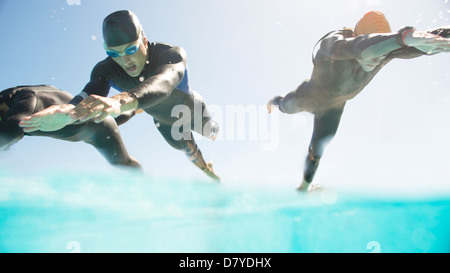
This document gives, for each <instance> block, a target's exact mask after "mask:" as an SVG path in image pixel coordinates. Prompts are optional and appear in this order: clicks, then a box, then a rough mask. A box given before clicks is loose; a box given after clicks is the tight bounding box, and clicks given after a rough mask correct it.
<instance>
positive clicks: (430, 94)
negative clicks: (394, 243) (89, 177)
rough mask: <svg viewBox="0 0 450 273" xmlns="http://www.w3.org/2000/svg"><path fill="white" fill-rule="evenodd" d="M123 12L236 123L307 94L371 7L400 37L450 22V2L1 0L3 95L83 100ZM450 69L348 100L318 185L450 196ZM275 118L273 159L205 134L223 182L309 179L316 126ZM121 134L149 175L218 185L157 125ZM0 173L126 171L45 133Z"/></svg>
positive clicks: (407, 75) (138, 124)
mask: <svg viewBox="0 0 450 273" xmlns="http://www.w3.org/2000/svg"><path fill="white" fill-rule="evenodd" d="M120 9H129V10H132V11H133V12H135V13H136V15H137V16H138V17H139V18H140V21H141V23H142V25H143V27H144V30H145V32H146V34H147V36H148V38H149V40H150V41H158V42H167V43H172V44H176V45H179V46H182V47H184V48H185V49H186V51H187V54H188V66H189V76H190V85H191V87H192V89H193V90H196V91H197V92H199V93H200V94H201V95H202V96H203V97H204V99H205V100H206V102H207V104H209V105H210V106H212V107H213V108H214V109H217V110H218V111H219V112H220V111H222V112H223V113H226V111H227V110H226V109H230V107H231V108H233V107H237V106H238V105H241V106H244V107H248V106H251V107H256V108H258V107H259V106H263V105H265V103H266V102H267V101H268V100H269V99H270V98H272V97H273V96H274V95H277V94H285V93H287V92H289V91H290V90H292V89H294V88H296V87H297V86H298V85H299V84H300V83H301V82H302V81H303V80H304V79H305V78H307V77H309V75H310V74H311V69H312V63H311V52H312V49H313V46H314V44H315V43H316V42H317V40H318V39H319V38H320V37H322V36H323V35H324V34H325V33H327V32H328V31H330V30H333V29H338V28H342V27H344V26H347V27H353V26H354V24H355V23H356V22H357V20H358V19H359V18H360V17H361V16H362V15H363V14H364V13H365V12H367V11H370V10H374V9H375V10H380V11H382V12H384V13H385V15H386V16H387V18H388V20H389V21H390V24H391V28H392V29H393V30H397V29H399V28H401V27H403V26H406V25H412V26H415V27H416V28H417V29H421V30H427V29H431V28H435V27H438V26H444V25H450V22H449V18H450V3H448V1H447V0H434V1H419V0H416V1H410V0H408V1H403V0H402V1H386V0H367V1H357V0H345V1H331V0H330V1H326V0H316V1H295V0H276V1H275V0H246V1H238V0H231V1H229V0H227V1H219V0H217V1H211V0H184V1H182V0H169V1H136V0H130V1H123V0H121V1H119V0H115V1H109V0H108V1H106V0H95V1H85V0H79V1H77V0H73V1H72V0H69V1H66V0H49V1H31V0H28V1H25V0H24V1H12V0H1V1H0V33H1V35H2V37H3V38H2V43H0V52H1V54H2V55H1V58H2V62H1V64H0V70H1V74H2V80H1V82H0V89H2V90H3V89H6V88H9V87H12V86H16V85H25V84H51V85H54V86H56V87H58V88H61V89H65V90H67V91H69V92H70V93H72V94H74V95H75V94H77V93H79V92H80V91H81V89H82V88H83V87H84V85H85V84H86V83H87V82H88V80H89V75H90V72H91V69H92V68H93V67H94V65H95V64H96V63H97V62H98V61H100V60H102V59H103V58H105V53H104V50H103V47H102V43H103V41H102V35H101V23H102V20H103V18H104V17H105V16H107V15H108V14H109V13H111V12H113V11H116V10H120ZM449 61H450V54H440V55H436V56H431V57H422V58H418V59H414V60H396V61H393V62H391V63H390V64H389V65H387V66H386V67H385V68H384V69H383V70H382V71H381V72H380V73H379V74H378V75H377V76H376V77H375V79H374V80H373V81H372V83H371V84H370V85H369V86H368V87H367V88H366V89H365V90H364V91H363V92H362V93H361V94H360V95H358V96H357V97H356V98H355V99H353V100H352V101H350V102H349V103H348V104H347V107H346V110H345V112H344V115H343V119H342V123H341V126H340V128H339V131H338V134H337V136H336V138H335V139H334V140H333V141H332V142H331V143H330V145H329V146H328V148H327V150H326V151H325V155H324V158H323V160H322V163H321V166H320V168H319V171H318V173H317V176H316V180H315V181H316V183H319V184H324V185H329V186H331V187H339V186H342V185H348V186H350V187H357V188H366V189H371V188H374V189H385V188H386V187H396V186H398V187H400V188H414V189H416V190H419V191H420V190H422V189H428V188H429V187H434V188H440V187H448V186H449V185H450V174H449V173H448V171H447V168H448V166H449V164H450V159H449V157H448V156H447V154H449V153H450V145H449V144H448V139H450V130H449V129H448V127H449V126H448V117H449V116H450V93H449V88H448V86H449V83H450V69H449V68H448V63H449ZM114 94H116V93H115V91H113V92H111V93H110V95H114ZM227 107H229V108H227ZM256 108H255V109H256ZM256 118H257V120H258V122H262V123H264V122H265V121H266V120H267V119H268V118H269V117H268V116H267V115H265V114H264V113H262V112H257V116H256ZM276 119H277V120H276V121H277V126H278V127H277V128H278V129H277V130H278V131H277V132H276V137H277V139H276V144H277V145H276V146H275V148H274V149H271V150H269V151H266V150H264V149H262V148H261V144H262V143H264V142H265V140H264V139H262V137H261V136H257V139H250V137H249V135H248V134H246V135H245V134H244V137H243V139H238V137H237V135H235V136H234V137H233V136H232V137H228V138H226V137H223V138H221V139H219V140H217V141H215V142H210V141H207V140H204V139H201V138H200V137H199V136H198V135H197V136H196V138H197V139H198V144H199V146H200V148H201V150H202V152H203V154H204V156H205V158H206V160H211V161H213V162H214V164H215V169H216V171H217V173H218V174H219V175H221V176H222V178H223V183H242V181H246V183H260V182H267V183H271V184H277V185H280V186H286V187H295V186H297V185H298V184H299V183H300V179H301V173H302V169H303V162H304V158H305V156H306V151H307V147H308V144H309V140H310V137H311V133H312V116H311V115H310V114H307V113H301V114H297V115H281V114H280V115H279V116H278V117H276ZM267 121H268V122H269V123H270V119H269V120H267ZM227 126H228V129H230V128H232V127H233V126H232V125H230V121H229V120H227V119H225V120H224V124H223V125H222V128H227ZM247 127H248V126H247ZM120 128H121V133H122V137H123V139H124V142H125V143H126V145H127V148H128V150H129V153H130V154H131V155H133V156H134V157H136V158H137V159H138V160H140V161H141V163H142V164H143V166H144V168H145V170H146V173H148V174H149V175H154V176H172V177H173V176H175V177H184V178H194V179H205V180H208V179H207V178H205V177H204V176H203V174H202V173H201V172H200V171H198V170H197V169H196V168H195V167H194V166H193V165H192V164H191V163H190V162H188V160H187V159H186V158H185V157H184V155H183V154H182V153H181V152H178V151H175V150H173V149H172V148H171V147H170V146H168V145H167V144H166V143H165V142H164V140H163V139H162V137H161V136H160V135H159V133H158V132H157V130H156V128H154V125H153V122H152V119H151V118H150V117H149V116H146V115H139V116H137V117H135V118H134V119H133V120H131V121H130V122H129V123H127V124H125V125H123V126H121V127H120ZM222 132H224V131H222ZM272 140H273V139H272ZM0 164H1V166H2V168H5V169H11V170H18V171H24V170H28V172H30V173H36V172H49V171H51V170H52V169H59V168H63V169H64V168H71V169H73V168H74V169H80V171H82V170H94V169H97V170H100V171H103V170H105V171H113V168H112V167H110V166H109V165H108V164H107V163H106V162H105V160H104V159H103V158H102V157H101V156H100V155H99V154H98V153H97V152H96V151H95V150H94V149H93V148H92V147H89V146H88V145H86V144H83V143H68V142H63V141H57V140H53V139H46V138H38V137H34V138H33V137H26V138H24V139H23V140H22V141H21V142H19V143H18V144H16V145H15V146H13V147H12V148H11V149H10V150H9V151H7V152H4V153H2V154H1V155H0Z"/></svg>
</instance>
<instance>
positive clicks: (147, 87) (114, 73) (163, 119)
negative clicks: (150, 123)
mask: <svg viewBox="0 0 450 273" xmlns="http://www.w3.org/2000/svg"><path fill="white" fill-rule="evenodd" d="M147 53H148V59H147V63H146V65H145V66H144V68H143V70H142V72H141V74H140V75H139V76H137V77H131V76H129V75H128V74H127V73H126V72H125V71H124V70H123V68H122V67H120V66H119V65H118V64H117V63H116V62H115V61H114V60H113V59H112V58H111V57H107V58H106V59H105V60H103V61H101V62H99V63H98V64H97V65H96V66H95V67H94V69H93V70H92V73H91V79H90V82H89V83H88V84H87V85H86V86H85V88H84V89H83V91H82V92H81V93H80V95H78V96H76V97H75V98H74V99H73V100H72V101H71V103H72V104H74V105H76V104H78V103H79V102H80V101H82V100H83V99H84V98H86V97H87V96H88V95H91V94H95V95H99V96H103V97H107V96H108V93H109V90H110V88H111V87H114V88H115V89H117V90H118V91H120V92H128V93H129V94H131V95H132V96H134V97H135V98H137V100H138V102H139V106H138V108H141V109H143V110H144V111H145V112H147V113H148V114H149V115H151V116H153V118H154V122H155V124H156V126H157V128H158V130H159V132H160V133H161V134H162V135H163V137H164V139H165V140H166V141H167V142H168V143H169V144H170V145H171V146H172V147H174V148H175V149H177V150H186V149H187V145H186V144H187V143H188V142H190V143H192V144H193V146H194V148H195V149H197V145H195V141H194V139H193V136H192V131H195V132H197V133H199V134H201V135H203V136H206V137H208V136H209V135H210V134H211V133H212V132H217V130H218V126H217V124H216V123H215V122H214V121H213V120H212V119H211V114H210V112H209V110H208V108H207V106H206V104H205V103H204V101H203V99H202V98H201V97H200V95H198V94H197V93H196V92H194V91H192V90H190V88H189V83H188V75H187V69H186V59H185V52H184V50H183V49H182V48H180V47H177V46H172V45H169V44H165V43H148V50H147ZM180 63H182V64H183V65H182V67H183V69H182V70H180V69H175V68H173V69H172V73H173V75H174V78H176V75H177V74H179V75H181V77H180V80H176V81H172V80H168V81H167V80H166V79H165V78H160V77H158V74H160V73H161V71H162V69H163V68H162V67H164V68H167V67H170V66H171V65H173V64H180ZM175 106H186V107H187V108H188V109H190V115H186V116H183V115H177V113H175V114H173V113H172V110H173V109H174V107H175ZM194 109H199V110H198V111H194ZM183 119H184V121H183ZM196 121H197V122H196ZM175 123H177V124H182V123H183V124H185V125H186V126H181V127H180V128H177V130H178V129H179V132H182V136H183V137H182V138H181V139H180V137H177V136H176V137H174V136H173V134H172V125H174V124H175Z"/></svg>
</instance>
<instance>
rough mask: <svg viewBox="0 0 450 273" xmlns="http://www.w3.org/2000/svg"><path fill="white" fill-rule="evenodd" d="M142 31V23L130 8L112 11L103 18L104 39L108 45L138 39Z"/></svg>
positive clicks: (117, 44) (118, 44)
mask: <svg viewBox="0 0 450 273" xmlns="http://www.w3.org/2000/svg"><path fill="white" fill-rule="evenodd" d="M140 32H141V23H140V22H139V19H138V18H137V16H136V15H135V14H134V13H132V12H131V11H129V10H119V11H116V12H113V13H111V14H110V15H108V16H107V17H106V18H105V19H104V20H103V40H104V41H105V44H106V46H108V47H114V46H121V45H125V44H128V43H131V42H134V41H136V40H137V39H138V38H139V34H140Z"/></svg>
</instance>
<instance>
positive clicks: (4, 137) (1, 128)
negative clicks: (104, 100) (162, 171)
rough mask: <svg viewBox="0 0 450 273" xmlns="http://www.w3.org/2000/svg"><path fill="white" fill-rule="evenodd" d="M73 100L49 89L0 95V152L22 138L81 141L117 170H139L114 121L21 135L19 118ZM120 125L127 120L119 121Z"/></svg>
mask: <svg viewBox="0 0 450 273" xmlns="http://www.w3.org/2000/svg"><path fill="white" fill-rule="evenodd" d="M71 99H73V96H72V95H71V94H70V93H68V92H66V91H63V90H59V89H57V88H55V87H53V86H49V85H37V86H18V87H14V88H9V89H6V90H4V91H2V92H0V104H3V103H6V105H7V107H8V110H7V111H6V112H0V117H1V121H0V149H5V148H8V147H10V146H11V145H12V144H14V143H15V142H17V141H19V140H20V139H22V138H23V137H24V136H46V137H52V138H56V139H61V140H67V141H72V142H77V141H84V142H86V143H88V144H91V145H92V146H94V147H95V148H96V149H97V150H98V151H99V152H100V153H101V154H102V155H103V156H104V157H105V159H106V160H107V161H108V162H109V163H111V164H113V165H119V166H127V167H133V168H138V169H141V166H140V164H139V162H137V161H136V160H135V159H133V158H132V157H130V156H129V155H128V152H127V151H126V148H125V145H124V144H123V142H122V139H121V136H120V133H119V129H118V127H117V123H116V121H115V120H114V119H113V118H111V117H108V118H107V119H105V120H104V121H103V122H101V123H98V124H97V123H94V122H93V121H88V122H85V123H81V124H73V125H68V126H66V127H64V128H62V129H60V130H57V131H53V132H43V131H35V132H31V133H24V131H23V129H22V128H21V127H19V122H20V121H21V120H22V118H24V117H26V116H30V115H32V114H34V113H36V112H39V111H41V110H43V109H45V108H47V107H50V106H52V105H62V104H67V103H68V102H69V101H70V100H71ZM120 118H121V119H122V121H121V122H124V121H125V119H127V117H124V116H122V117H120Z"/></svg>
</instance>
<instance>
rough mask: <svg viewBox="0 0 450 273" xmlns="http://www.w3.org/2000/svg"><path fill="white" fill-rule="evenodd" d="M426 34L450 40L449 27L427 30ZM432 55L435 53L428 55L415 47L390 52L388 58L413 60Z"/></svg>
mask: <svg viewBox="0 0 450 273" xmlns="http://www.w3.org/2000/svg"><path fill="white" fill-rule="evenodd" d="M427 32H429V33H431V34H434V35H439V36H441V37H444V38H450V28H449V27H440V28H436V29H432V30H428V31H427ZM434 54H437V53H431V54H430V53H426V52H423V51H421V50H419V49H417V48H415V47H406V48H403V49H400V50H396V51H394V52H392V53H391V54H389V56H388V57H389V58H392V59H394V58H396V59H413V58H416V57H420V56H424V55H434Z"/></svg>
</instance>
